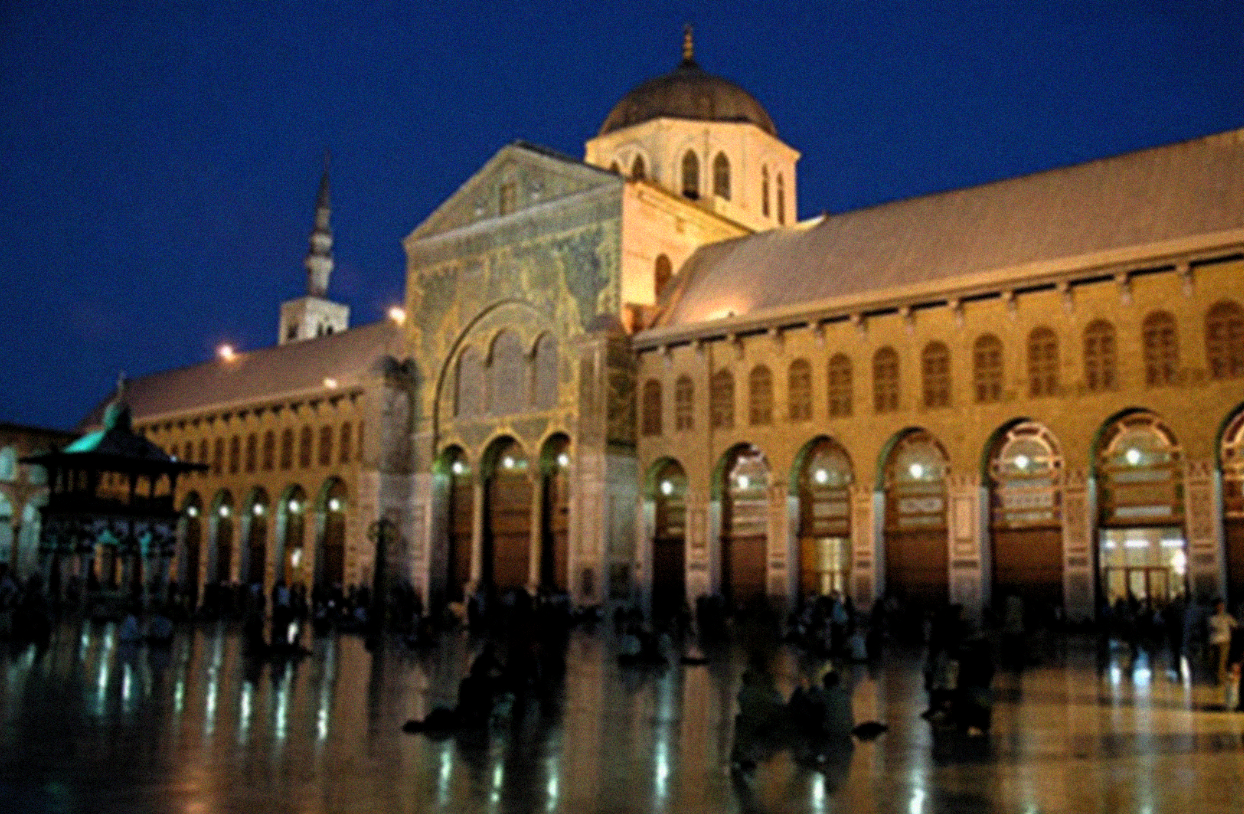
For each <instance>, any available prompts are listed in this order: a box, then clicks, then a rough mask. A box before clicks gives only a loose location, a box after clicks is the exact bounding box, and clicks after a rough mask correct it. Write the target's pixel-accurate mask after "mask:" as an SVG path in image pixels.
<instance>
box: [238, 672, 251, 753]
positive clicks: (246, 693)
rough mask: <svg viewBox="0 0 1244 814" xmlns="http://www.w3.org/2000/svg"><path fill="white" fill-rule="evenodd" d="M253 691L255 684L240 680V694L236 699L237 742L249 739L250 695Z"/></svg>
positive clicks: (242, 742) (244, 741)
mask: <svg viewBox="0 0 1244 814" xmlns="http://www.w3.org/2000/svg"><path fill="white" fill-rule="evenodd" d="M254 691H255V685H253V684H251V682H249V681H244V682H242V695H241V697H240V698H239V699H238V706H239V707H240V709H239V711H238V743H241V744H245V743H246V742H247V741H249V740H250V730H251V712H252V708H253V706H254V705H253V704H252V703H251V700H252V695H253V694H254Z"/></svg>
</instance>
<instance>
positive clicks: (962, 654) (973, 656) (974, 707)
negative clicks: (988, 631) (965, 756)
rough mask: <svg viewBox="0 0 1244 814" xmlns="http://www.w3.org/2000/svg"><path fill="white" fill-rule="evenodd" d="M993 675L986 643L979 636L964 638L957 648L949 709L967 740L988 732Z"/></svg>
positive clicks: (990, 653)
mask: <svg viewBox="0 0 1244 814" xmlns="http://www.w3.org/2000/svg"><path fill="white" fill-rule="evenodd" d="M993 674H994V659H993V653H992V652H991V647H990V644H989V640H988V639H986V638H985V636H984V635H983V634H981V633H974V634H973V635H971V636H968V637H966V638H965V639H964V640H963V643H962V644H961V645H960V647H959V680H958V684H957V686H956V688H955V695H954V702H953V709H954V717H955V721H956V723H958V725H959V729H960V730H961V731H963V732H966V733H967V734H968V736H970V737H980V736H983V735H985V734H987V733H988V732H989V725H990V723H991V721H992V719H993V689H992V687H991V685H992V684H993Z"/></svg>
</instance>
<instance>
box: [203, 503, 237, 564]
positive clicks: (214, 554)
mask: <svg viewBox="0 0 1244 814" xmlns="http://www.w3.org/2000/svg"><path fill="white" fill-rule="evenodd" d="M210 551H211V560H210V562H211V566H210V568H209V571H208V574H209V576H210V577H211V579H212V581H213V582H218V583H220V584H222V585H225V584H228V582H229V576H230V569H231V568H232V566H233V495H231V494H230V493H229V491H228V490H227V489H224V490H221V491H220V492H219V493H217V495H216V500H214V501H213V502H212V547H211V549H210Z"/></svg>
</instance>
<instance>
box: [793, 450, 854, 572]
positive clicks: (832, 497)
mask: <svg viewBox="0 0 1244 814" xmlns="http://www.w3.org/2000/svg"><path fill="white" fill-rule="evenodd" d="M795 465H796V467H797V470H796V473H795V478H794V479H793V483H794V485H795V488H796V489H797V490H798V492H797V497H798V500H799V594H800V596H808V595H810V594H829V593H832V592H834V591H838V592H840V593H842V594H843V595H844V596H845V595H846V594H847V592H848V590H849V588H850V584H851V583H850V579H851V493H850V487H851V482H852V480H853V479H854V478H853V476H852V470H851V459H850V458H848V457H847V453H846V450H844V449H843V448H842V446H841V445H839V444H838V443H837V442H836V441H834V440H832V439H830V438H823V437H822V438H818V439H816V440H814V441H812V442H811V443H810V444H808V446H806V447H805V448H804V450H803V452H802V453H801V454H800V456H799V458H797V459H796V461H795Z"/></svg>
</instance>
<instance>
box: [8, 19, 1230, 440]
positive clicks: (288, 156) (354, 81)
mask: <svg viewBox="0 0 1244 814" xmlns="http://www.w3.org/2000/svg"><path fill="white" fill-rule="evenodd" d="M999 7H1003V8H999ZM685 22H691V23H693V24H694V26H695V40H696V57H697V60H698V61H699V63H700V65H701V66H702V67H704V68H705V69H706V70H708V71H710V72H712V73H717V74H720V75H722V76H725V77H727V78H729V79H733V80H735V81H737V82H739V83H740V84H742V85H743V86H744V87H745V88H747V89H748V90H749V91H751V92H752V94H754V95H755V96H756V98H757V99H759V100H760V102H761V103H762V104H763V105H764V106H765V107H766V108H767V109H768V111H769V113H770V114H771V115H772V117H773V119H774V121H775V122H776V123H777V127H778V133H779V135H780V136H781V137H782V138H783V139H784V140H785V141H786V142H787V143H789V144H791V145H792V146H794V147H795V148H796V149H798V150H800V151H802V153H803V159H802V160H801V161H800V164H799V201H800V204H799V210H800V216H801V217H809V216H813V215H816V214H818V213H819V212H821V211H829V212H838V211H843V210H847V209H852V208H857V207H860V206H867V205H870V204H874V203H878V202H882V201H887V200H893V199H896V198H904V197H910V196H912V195H918V194H922V193H927V192H934V191H938V190H943V189H948V188H954V187H962V186H968V185H972V184H978V183H983V182H987V181H990V180H994V179H998V178H1004V177H1010V176H1014V175H1019V174H1023V173H1027V172H1033V171H1037V170H1042V169H1046V168H1049V167H1055V166H1060V165H1064V164H1071V163H1075V162H1079V161H1084V160H1088V159H1093V158H1099V157H1103V156H1107V155H1113V154H1118V153H1122V152H1127V151H1130V150H1135V149H1140V148H1144V147H1151V146H1156V145H1159V144H1164V143H1169V142H1174V141H1180V140H1183V139H1188V138H1195V137H1198V136H1202V135H1206V134H1208V133H1214V132H1219V131H1223V130H1229V129H1232V128H1238V127H1244V56H1242V55H1244V3H1242V2H1240V1H1239V0H1231V2H1177V1H1176V0H1170V1H1169V2H1142V1H1141V0H1129V1H1128V2H1124V1H1123V0H1118V2H1092V0H1079V1H1078V2H1061V0H1042V2H1030V3H975V2H955V3H952V2H946V3H941V4H927V5H926V4H918V3H915V2H911V3H903V2H885V1H884V0H882V1H880V2H878V1H877V0H873V2H842V1H841V0H835V1H834V2H824V1H823V2H816V3H811V2H809V3H799V4H781V3H773V2H767V3H746V4H743V3H721V2H704V3H691V2H688V3H681V4H664V3H662V4H649V3H640V2H628V3H617V2H598V3H595V4H587V5H584V6H579V5H578V4H569V3H566V4H562V3H551V2H541V1H540V0H527V2H522V3H517V2H487V3H460V4H459V3H453V2H450V3H442V4H440V5H434V4H423V3H414V2H358V3H352V2H314V1H313V0H304V2H298V3H281V2H256V3H249V2H241V1H240V0H239V1H238V2H227V3H207V2H202V3H167V4H165V3H160V4H152V3H150V2H131V1H130V0H109V2H106V3H100V2H92V1H91V0H82V2H60V3H52V2H39V0H26V2H3V3H0V44H2V45H3V47H2V48H0V110H2V111H3V113H2V114H0V153H2V155H3V158H2V159H0V259H2V261H3V269H2V272H3V275H4V276H3V280H4V283H3V288H0V291H2V292H3V294H4V296H3V300H4V309H3V319H2V321H0V326H2V328H3V335H4V339H3V341H2V342H0V370H3V371H4V373H3V377H2V381H3V382H4V387H3V389H2V390H0V421H11V422H19V423H27V424H35V425H40V426H54V427H71V426H73V425H74V424H76V423H77V422H78V421H79V420H80V419H81V418H82V416H83V415H84V414H85V413H86V412H87V410H89V409H90V407H91V406H92V405H93V404H95V403H96V402H97V401H99V400H100V399H101V398H102V397H104V396H105V395H106V394H107V393H108V391H109V390H110V388H111V387H112V386H113V385H114V383H115V381H116V377H117V373H118V371H121V370H124V371H125V372H126V373H127V374H129V375H131V376H137V375H142V374H145V373H150V372H153V371H157V370H162V369H166V368H170V367H179V366H183V365H188V364H193V363H196V362H200V361H203V360H206V359H208V358H210V356H211V354H212V352H213V349H214V348H215V347H216V345H217V344H218V343H220V342H223V341H229V342H232V343H234V344H235V345H236V346H238V347H239V348H241V349H250V348H256V347H261V346H266V345H271V344H273V343H274V342H275V339H276V330H277V317H278V309H279V306H280V303H281V301H283V300H285V299H289V298H292V297H296V296H300V295H301V294H302V293H304V286H305V275H304V271H303V268H302V258H303V256H304V254H305V253H306V250H307V236H308V233H309V231H310V229H311V225H312V209H313V203H314V198H315V191H316V187H317V185H318V183H319V176H320V171H321V165H322V160H323V158H322V157H323V153H324V151H325V149H329V150H331V151H332V192H333V229H334V233H335V240H336V242H335V247H334V248H335V255H336V262H337V267H336V271H335V272H334V275H333V279H332V283H331V286H330V289H329V293H330V296H332V297H333V298H335V299H338V300H341V301H344V302H346V303H348V304H349V305H350V306H351V308H352V321H353V323H354V324H356V325H357V324H361V323H364V322H370V321H373V320H375V319H379V318H381V317H382V315H383V313H384V310H385V309H386V308H387V307H388V306H389V305H392V304H395V303H398V302H400V300H401V297H402V292H403V276H404V258H403V254H402V249H401V240H402V238H403V237H404V236H405V235H407V234H408V233H409V232H410V231H411V230H412V229H414V227H415V226H416V225H418V224H419V222H420V221H421V220H422V219H423V218H425V217H426V216H427V215H428V214H429V213H430V212H431V211H432V210H433V208H435V206H436V205H437V204H438V203H440V202H441V201H443V200H444V199H445V198H446V197H447V196H448V195H450V194H452V193H453V191H454V190H455V189H457V187H458V186H459V185H461V184H462V183H463V182H464V181H465V180H466V179H467V178H468V177H469V176H470V175H471V174H472V173H473V172H475V170H477V169H478V168H479V167H480V166H481V165H482V164H483V163H484V162H485V161H487V160H488V158H489V157H490V156H491V155H492V154H493V153H494V152H495V151H496V150H497V149H498V148H500V147H501V146H503V145H504V144H506V143H508V142H510V141H513V140H515V139H526V140H528V141H533V142H536V143H538V144H542V145H545V146H548V147H552V148H554V149H557V150H560V151H563V152H565V153H568V154H570V155H573V156H576V157H581V156H582V153H583V142H584V141H585V140H586V139H588V138H590V137H591V136H593V135H594V134H595V133H596V131H597V129H598V128H599V127H600V123H601V122H602V121H603V120H604V118H605V115H606V114H607V113H608V112H609V109H610V108H611V107H612V106H613V104H614V103H615V102H616V101H617V100H618V99H619V98H620V97H621V96H622V95H623V94H624V93H626V92H627V90H629V89H630V88H631V87H633V86H634V85H636V84H638V83H639V82H640V81H642V80H644V79H647V78H649V77H652V76H655V75H658V74H662V73H665V72H667V71H669V70H670V69H672V68H673V67H674V66H675V65H676V64H677V62H678V59H679V55H680V45H681V38H682V33H681V32H682V26H683V24H684V23H685Z"/></svg>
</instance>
